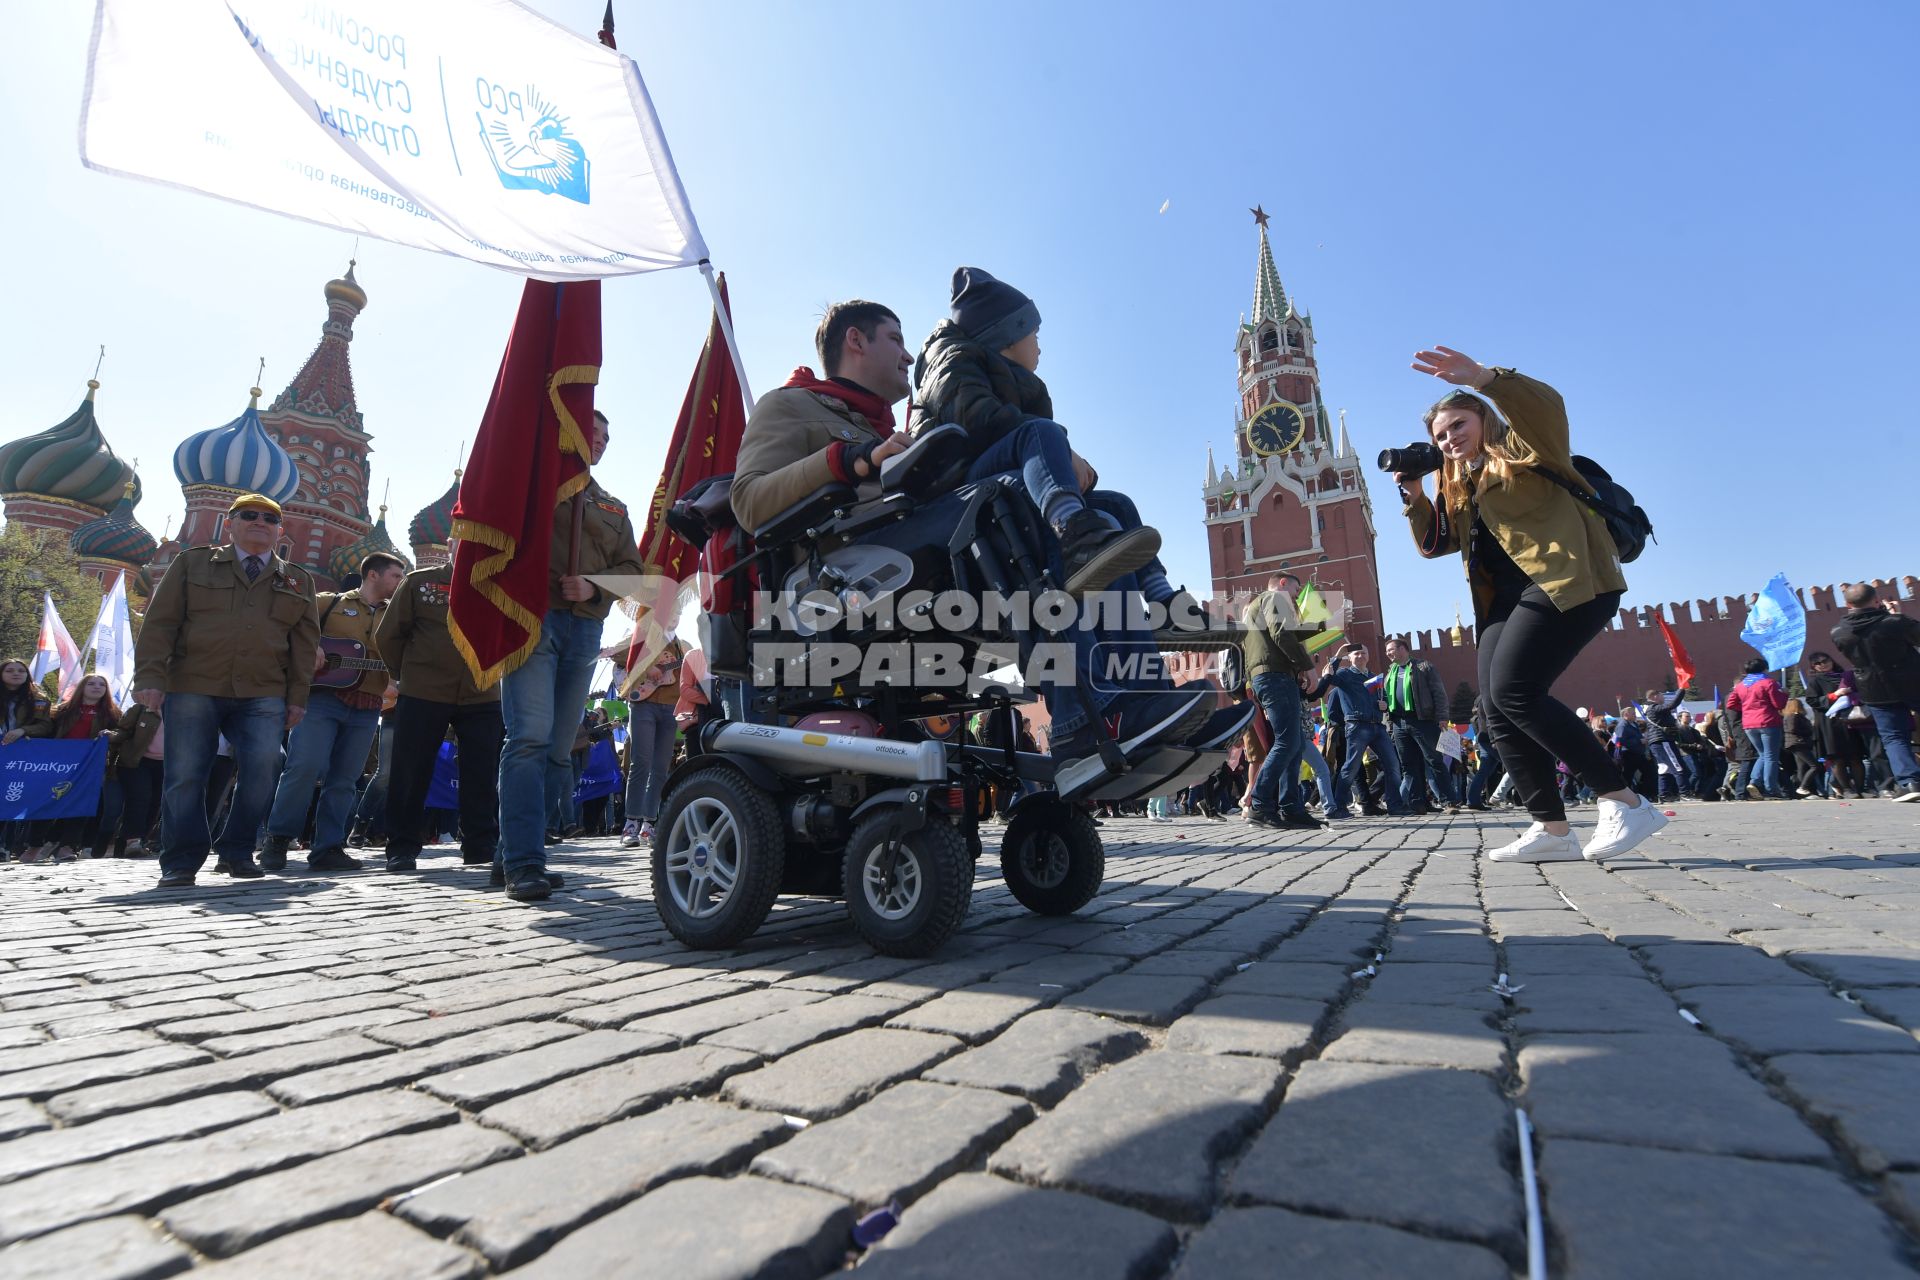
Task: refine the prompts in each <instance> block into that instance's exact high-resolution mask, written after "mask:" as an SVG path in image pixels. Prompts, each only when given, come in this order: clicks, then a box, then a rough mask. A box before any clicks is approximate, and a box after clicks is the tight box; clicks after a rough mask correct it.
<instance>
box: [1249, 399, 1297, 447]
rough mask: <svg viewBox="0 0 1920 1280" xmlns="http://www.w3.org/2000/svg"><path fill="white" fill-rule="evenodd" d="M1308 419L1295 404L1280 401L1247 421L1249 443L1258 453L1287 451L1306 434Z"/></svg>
mask: <svg viewBox="0 0 1920 1280" xmlns="http://www.w3.org/2000/svg"><path fill="white" fill-rule="evenodd" d="M1306 430H1307V419H1306V415H1305V414H1303V413H1301V412H1300V410H1299V408H1298V407H1297V406H1295V405H1290V404H1288V403H1286V402H1285V401H1279V402H1276V403H1274V404H1270V405H1268V406H1267V407H1266V408H1264V409H1262V410H1261V411H1260V412H1258V413H1256V414H1254V415H1253V421H1251V422H1249V423H1247V443H1248V444H1250V445H1252V446H1253V451H1254V452H1255V453H1258V454H1263V455H1264V454H1273V453H1285V452H1286V451H1287V450H1289V449H1291V448H1293V447H1295V446H1296V445H1298V444H1299V443H1300V437H1301V436H1303V435H1305V434H1306Z"/></svg>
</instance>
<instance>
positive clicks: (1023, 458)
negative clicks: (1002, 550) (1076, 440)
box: [967, 418, 1080, 516]
mask: <svg viewBox="0 0 1920 1280" xmlns="http://www.w3.org/2000/svg"><path fill="white" fill-rule="evenodd" d="M1009 471H1012V472H1015V473H1017V474H1018V475H1019V476H1020V480H1021V483H1022V484H1023V485H1025V487H1026V490H1027V496H1028V497H1030V498H1032V499H1033V505H1034V506H1036V507H1038V508H1040V514H1041V515H1042V516H1044V515H1046V514H1047V506H1048V504H1049V503H1051V502H1054V501H1055V500H1056V499H1058V498H1060V497H1061V496H1063V495H1065V496H1069V497H1077V496H1079V493H1080V482H1079V481H1078V480H1077V479H1075V477H1074V474H1073V446H1072V445H1070V444H1068V443H1067V432H1066V429H1065V428H1064V427H1062V426H1061V425H1060V424H1059V423H1057V422H1052V421H1049V420H1048V419H1046V418H1029V419H1027V421H1025V422H1023V423H1021V424H1020V425H1019V426H1018V427H1015V428H1014V429H1013V430H1012V431H1009V432H1007V434H1005V435H1004V436H1001V437H1000V438H999V439H998V440H996V441H994V442H993V443H992V444H990V445H988V446H987V450H986V452H985V453H982V454H981V455H980V456H979V457H977V458H975V459H974V460H973V465H972V466H971V467H969V468H968V469H967V479H969V480H985V479H986V478H987V477H988V476H997V475H1004V474H1006V473H1007V472H1009Z"/></svg>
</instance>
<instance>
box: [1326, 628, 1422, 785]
mask: <svg viewBox="0 0 1920 1280" xmlns="http://www.w3.org/2000/svg"><path fill="white" fill-rule="evenodd" d="M1377 685H1378V678H1377V677H1375V676H1373V675H1371V674H1369V673H1368V671H1367V651H1366V649H1365V648H1364V647H1362V646H1360V645H1342V646H1341V647H1340V649H1339V651H1338V652H1337V653H1335V654H1334V655H1333V661H1331V662H1329V663H1328V664H1327V669H1326V670H1325V671H1324V672H1322V673H1321V676H1320V683H1319V684H1318V685H1317V686H1315V687H1314V688H1313V689H1312V690H1310V691H1308V692H1307V694H1306V698H1307V701H1308V702H1312V701H1313V700H1314V699H1315V698H1318V697H1319V696H1321V695H1322V694H1325V695H1327V720H1328V722H1329V723H1331V722H1333V721H1335V720H1338V721H1340V722H1341V724H1342V725H1343V726H1344V731H1345V736H1346V758H1345V759H1344V760H1343V761H1342V762H1341V765H1340V773H1339V775H1338V776H1337V777H1336V778H1335V779H1334V783H1333V792H1334V794H1333V803H1332V804H1331V805H1329V806H1328V807H1327V819H1328V821H1330V822H1338V821H1340V820H1341V819H1343V818H1348V817H1351V816H1352V815H1351V814H1350V813H1348V811H1347V797H1348V796H1349V795H1350V794H1352V792H1353V790H1354V786H1355V783H1356V782H1357V780H1358V779H1359V777H1360V762H1361V758H1362V757H1363V756H1365V755H1366V753H1367V752H1368V750H1371V751H1372V752H1373V754H1374V756H1375V757H1376V758H1377V759H1378V760H1379V761H1380V771H1381V772H1382V773H1383V774H1385V775H1386V801H1387V814H1388V816H1390V817H1395V818H1404V817H1408V816H1409V814H1408V811H1407V810H1406V809H1405V808H1404V807H1403V803H1402V801H1401V799H1400V763H1399V760H1398V759H1397V758H1396V756H1395V753H1394V750H1393V744H1392V743H1391V742H1390V741H1389V740H1388V738H1387V730H1386V726H1385V725H1383V724H1381V723H1380V701H1379V696H1378V694H1377V693H1376V692H1375V688H1376V686H1377Z"/></svg>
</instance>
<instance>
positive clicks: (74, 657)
mask: <svg viewBox="0 0 1920 1280" xmlns="http://www.w3.org/2000/svg"><path fill="white" fill-rule="evenodd" d="M41 600H42V603H41V606H40V643H39V645H38V646H37V647H36V648H35V649H34V651H33V666H32V667H30V668H28V670H29V671H31V672H32V674H33V682H34V683H35V684H38V683H40V681H41V680H43V679H45V678H46V674H47V672H49V671H58V672H59V673H60V679H59V680H57V681H55V682H54V696H55V697H58V696H59V694H60V689H61V687H62V686H63V685H64V684H65V683H66V682H67V681H69V680H77V679H79V677H80V647H79V646H78V645H76V644H74V642H73V637H72V636H70V635H68V634H67V624H66V623H64V622H62V621H60V611H59V610H58V609H55V608H54V607H53V592H51V591H47V592H43V593H41Z"/></svg>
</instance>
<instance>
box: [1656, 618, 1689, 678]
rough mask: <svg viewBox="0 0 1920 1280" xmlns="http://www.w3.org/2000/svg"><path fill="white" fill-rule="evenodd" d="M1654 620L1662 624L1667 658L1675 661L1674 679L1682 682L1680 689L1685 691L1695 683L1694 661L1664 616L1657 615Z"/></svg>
mask: <svg viewBox="0 0 1920 1280" xmlns="http://www.w3.org/2000/svg"><path fill="white" fill-rule="evenodd" d="M1653 620H1654V621H1655V622H1657V623H1659V624H1660V636H1661V638H1662V639H1663V640H1665V641H1666V642H1667V656H1668V657H1669V658H1672V659H1673V678H1674V679H1675V680H1677V681H1679V682H1680V683H1679V686H1678V687H1679V688H1682V689H1684V688H1686V687H1687V686H1688V685H1690V684H1692V683H1693V659H1692V658H1689V657H1688V656H1687V646H1685V645H1683V644H1681V643H1680V637H1679V636H1677V635H1675V634H1673V628H1672V627H1670V626H1668V625H1667V620H1666V617H1665V616H1664V615H1662V614H1658V613H1656V614H1654V615H1653Z"/></svg>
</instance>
